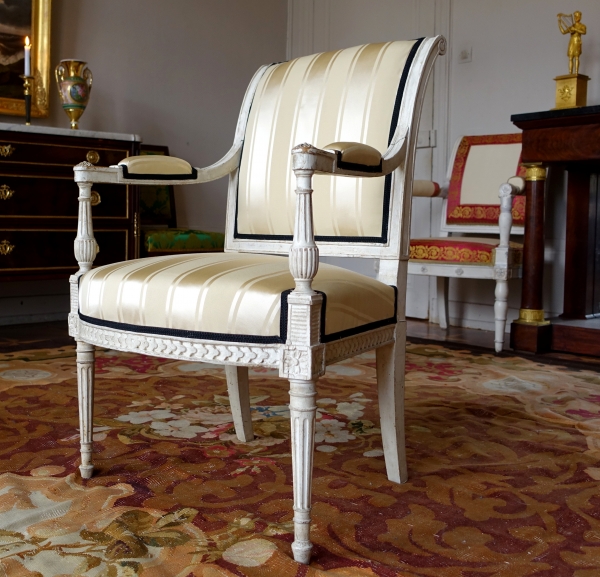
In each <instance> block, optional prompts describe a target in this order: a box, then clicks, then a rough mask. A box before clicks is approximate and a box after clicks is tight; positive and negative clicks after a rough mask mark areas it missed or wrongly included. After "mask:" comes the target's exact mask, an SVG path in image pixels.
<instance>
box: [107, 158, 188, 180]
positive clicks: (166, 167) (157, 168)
mask: <svg viewBox="0 0 600 577" xmlns="http://www.w3.org/2000/svg"><path fill="white" fill-rule="evenodd" d="M118 166H120V167H121V168H122V169H123V176H124V177H125V178H127V179H131V180H135V179H139V180H144V179H149V178H150V179H153V180H195V179H196V178H197V177H198V171H197V170H196V169H195V168H194V167H193V166H192V165H191V164H190V163H189V162H186V161H185V160H182V159H181V158H175V157H174V156H160V155H148V156H129V157H127V158H124V159H123V160H121V161H120V162H119V164H118Z"/></svg>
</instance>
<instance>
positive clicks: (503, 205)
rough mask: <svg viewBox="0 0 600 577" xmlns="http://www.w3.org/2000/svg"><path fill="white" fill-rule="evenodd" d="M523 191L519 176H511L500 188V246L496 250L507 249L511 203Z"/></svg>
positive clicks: (522, 182)
mask: <svg viewBox="0 0 600 577" xmlns="http://www.w3.org/2000/svg"><path fill="white" fill-rule="evenodd" d="M524 191H525V181H524V180H523V179H522V178H521V177H519V176H513V177H512V178H509V179H508V182H505V183H504V184H502V185H501V186H500V190H499V191H498V196H499V197H500V217H499V219H498V228H499V229H500V244H499V245H498V248H508V246H509V242H510V229H511V228H512V221H513V218H512V201H513V197H514V196H516V195H520V194H523V193H524Z"/></svg>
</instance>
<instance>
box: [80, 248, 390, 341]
mask: <svg viewBox="0 0 600 577" xmlns="http://www.w3.org/2000/svg"><path fill="white" fill-rule="evenodd" d="M288 267H289V264H288V259H287V258H286V257H281V256H272V255H257V254H243V253H241V254H240V253H225V254H223V253H221V254H210V253H200V254H192V255H175V256H164V257H154V258H146V259H138V260H131V261H125V262H120V263H115V264H110V265H106V266H103V267H99V268H96V269H93V270H91V271H89V272H87V273H86V274H84V275H83V276H82V277H81V281H80V286H79V314H80V317H81V318H82V320H84V321H86V322H89V323H92V324H95V325H99V326H105V327H110V328H117V329H123V330H129V331H134V332H145V333H150V334H157V335H169V336H181V337H185V338H200V339H208V340H216V341H224V340H227V341H234V342H248V343H262V344H268V343H284V342H285V341H286V336H287V334H286V333H287V295H288V294H289V293H290V292H291V290H292V289H293V288H294V279H293V278H292V275H291V274H290V272H289V268H288ZM313 288H314V289H315V290H316V291H319V292H321V293H323V294H324V296H325V298H324V303H323V308H322V319H321V335H322V336H321V341H322V342H328V341H332V340H336V339H339V338H343V337H345V336H350V335H352V334H357V333H360V332H364V331H367V330H371V329H374V328H378V327H380V326H385V325H388V324H390V325H391V324H393V323H395V320H396V289H395V287H391V286H388V285H385V284H383V283H381V282H379V281H377V280H374V279H371V278H369V277H365V276H363V275H360V274H358V273H355V272H352V271H349V270H346V269H343V268H340V267H336V266H332V265H327V264H323V263H321V264H320V266H319V272H318V274H317V276H316V278H315V280H314V282H313Z"/></svg>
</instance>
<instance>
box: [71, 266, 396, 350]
mask: <svg viewBox="0 0 600 577" xmlns="http://www.w3.org/2000/svg"><path fill="white" fill-rule="evenodd" d="M80 279H81V277H80V278H79V279H78V281H79V280H80ZM392 288H393V289H394V316H393V317H391V318H389V319H383V320H380V321H375V322H372V323H367V324H366V325H360V326H358V327H354V328H352V329H347V330H345V331H339V332H337V333H332V334H330V335H326V334H325V318H326V308H327V295H326V294H325V293H324V292H321V291H316V292H318V293H319V294H321V295H323V306H322V307H321V323H320V324H321V342H322V343H330V342H332V341H337V340H339V339H344V338H346V337H351V336H353V335H358V334H360V333H364V332H366V331H371V330H373V329H377V328H380V327H384V326H386V325H391V324H395V323H396V318H397V309H398V289H397V288H396V287H395V286H394V287H392ZM292 290H293V289H288V290H285V291H283V292H282V293H281V313H280V316H279V336H268V337H263V336H258V335H238V334H227V333H209V332H204V331H186V330H181V329H167V328H164V327H149V326H144V325H132V324H130V323H118V322H115V321H107V320H104V319H97V318H95V317H89V316H87V315H84V314H83V313H82V312H81V311H79V318H80V319H81V320H82V321H84V322H86V323H89V324H90V325H95V326H99V327H105V328H109V329H116V330H120V331H130V332H133V333H144V334H150V335H157V336H167V337H179V338H183V339H200V340H208V341H225V342H236V343H250V344H257V345H273V344H285V342H286V340H287V323H288V295H289V294H290V293H291V292H292Z"/></svg>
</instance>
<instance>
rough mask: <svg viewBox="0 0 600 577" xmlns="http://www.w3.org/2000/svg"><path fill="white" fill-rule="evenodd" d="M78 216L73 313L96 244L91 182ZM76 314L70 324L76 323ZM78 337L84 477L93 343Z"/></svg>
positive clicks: (83, 188)
mask: <svg viewBox="0 0 600 577" xmlns="http://www.w3.org/2000/svg"><path fill="white" fill-rule="evenodd" d="M78 185H79V198H78V200H79V219H78V222H77V237H76V238H75V258H76V259H77V262H78V263H79V271H78V272H77V273H76V274H74V275H72V276H71V278H70V279H69V281H70V283H71V315H70V317H76V316H77V314H78V308H79V289H78V281H79V277H80V276H81V275H82V274H84V273H86V272H87V271H89V270H90V269H91V268H92V265H93V263H94V259H95V258H96V254H97V253H98V245H97V243H96V240H95V238H94V230H93V228H92V205H91V197H92V183H91V182H79V183H78ZM76 320H77V319H76V318H73V319H70V323H69V324H70V325H72V326H74V327H77V322H76ZM72 334H73V335H74V336H75V338H76V340H77V388H78V397H79V434H80V441H81V465H80V466H79V470H80V471H81V476H82V477H83V478H84V479H90V478H91V476H92V473H93V470H94V466H93V464H92V434H93V428H94V423H93V411H94V356H95V355H94V351H95V347H94V345H90V344H88V343H84V342H83V341H80V340H78V339H77V329H76V328H75V331H74V333H72Z"/></svg>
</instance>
